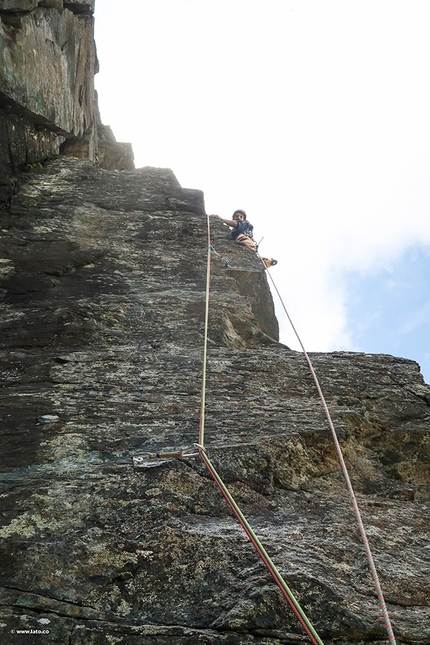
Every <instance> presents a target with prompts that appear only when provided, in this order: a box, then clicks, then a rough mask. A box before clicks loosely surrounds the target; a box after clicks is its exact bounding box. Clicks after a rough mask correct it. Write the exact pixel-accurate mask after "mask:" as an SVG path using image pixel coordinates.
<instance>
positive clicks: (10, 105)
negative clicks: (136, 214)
mask: <svg viewBox="0 0 430 645" xmlns="http://www.w3.org/2000/svg"><path fill="white" fill-rule="evenodd" d="M93 12H94V0H76V1H75V2H66V0H40V1H38V0H0V200H2V201H5V200H7V199H8V198H9V197H10V194H11V190H12V187H13V185H14V179H13V176H14V174H15V173H16V171H17V170H18V168H20V167H22V166H25V165H27V166H30V167H31V166H34V165H37V164H39V163H40V162H43V161H44V160H45V159H49V158H52V157H54V156H55V155H58V154H59V153H62V154H67V155H72V156H77V157H80V158H86V159H91V160H96V159H98V158H99V154H100V163H101V165H102V166H103V167H107V168H111V169H114V168H122V169H131V168H133V167H134V164H133V153H132V150H131V146H130V145H129V144H117V143H116V142H115V138H114V137H113V141H112V137H111V140H110V141H109V142H106V137H105V136H104V132H103V127H102V126H101V123H100V117H99V113H98V107H97V98H96V95H95V92H94V74H95V73H96V72H97V69H98V62H97V57H96V48H95V43H94V18H93ZM99 129H100V132H101V137H100V139H101V142H100V151H99V135H98V130H99ZM2 195H3V198H2Z"/></svg>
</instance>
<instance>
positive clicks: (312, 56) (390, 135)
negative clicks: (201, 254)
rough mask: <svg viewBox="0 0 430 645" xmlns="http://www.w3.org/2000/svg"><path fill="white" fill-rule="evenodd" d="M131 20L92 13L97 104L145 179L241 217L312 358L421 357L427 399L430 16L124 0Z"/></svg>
mask: <svg viewBox="0 0 430 645" xmlns="http://www.w3.org/2000/svg"><path fill="white" fill-rule="evenodd" d="M124 16H126V17H127V19H126V21H124V23H121V20H123V17H124ZM120 17H121V20H119V14H118V8H117V1H116V0H98V1H97V2H96V12H95V20H96V42H97V49H98V56H99V59H100V73H99V74H98V75H97V77H96V87H97V90H98V92H99V102H100V111H101V116H102V120H103V122H104V123H105V124H108V125H110V126H111V127H112V129H113V131H114V133H115V135H116V138H117V140H118V141H129V142H131V143H132V144H133V149H134V152H135V158H136V165H137V167H139V166H145V165H149V166H159V167H168V168H171V169H172V170H173V172H174V173H175V174H176V176H177V178H178V180H179V181H180V182H181V184H182V185H183V186H184V187H187V188H198V189H200V190H203V191H204V194H205V203H206V209H207V211H208V212H209V213H217V214H219V215H221V216H223V217H228V216H230V215H231V214H232V212H233V211H234V210H235V209H237V208H244V209H245V210H246V211H247V213H248V218H249V220H250V221H251V222H252V223H253V224H254V229H255V233H256V237H257V239H260V238H261V237H263V236H264V241H263V244H262V246H261V252H262V253H263V254H264V255H268V256H270V257H275V258H276V259H277V260H278V265H277V266H276V267H273V268H272V269H271V271H272V275H273V278H274V280H275V281H276V283H277V286H278V288H279V290H280V292H281V293H282V296H283V298H284V300H285V302H286V304H287V307H288V310H289V313H290V315H291V317H292V319H293V321H294V324H295V325H296V327H297V329H298V331H299V333H300V335H301V337H302V340H303V342H304V345H305V347H306V349H308V350H309V351H335V350H353V351H355V350H356V351H365V352H372V353H379V352H382V353H389V354H393V355H397V356H402V357H405V358H412V359H415V360H417V361H418V362H419V363H420V365H421V367H422V368H423V371H424V374H425V377H426V381H427V382H430V367H429V351H430V350H429V340H428V339H429V336H430V334H429V331H430V328H429V327H430V325H429V319H428V308H429V298H430V296H429V290H428V286H429V284H428V277H427V276H428V275H429V256H428V251H429V249H430V189H429V187H430V119H429V114H430V82H429V61H430V38H429V37H428V32H429V25H430V2H428V0H414V2H410V3H405V2H404V1H403V0H348V1H345V0H327V1H325V2H321V0H264V2H263V1H262V0H122V4H121V12H120ZM277 312H278V318H279V320H280V327H281V339H282V341H283V342H284V343H286V344H287V345H289V346H290V347H292V348H294V349H298V348H299V347H298V345H297V342H296V340H295V338H294V335H293V334H292V332H291V329H290V328H289V326H288V323H287V321H286V319H285V316H284V315H283V313H282V310H281V309H280V308H279V307H278V308H277Z"/></svg>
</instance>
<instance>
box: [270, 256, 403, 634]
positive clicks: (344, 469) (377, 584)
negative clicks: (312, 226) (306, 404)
mask: <svg viewBox="0 0 430 645" xmlns="http://www.w3.org/2000/svg"><path fill="white" fill-rule="evenodd" d="M263 264H264V263H263ZM264 267H265V265H264ZM267 274H268V275H269V278H270V280H271V282H272V284H273V287H274V289H275V291H276V293H277V294H278V297H279V300H280V301H281V304H282V307H283V309H284V311H285V313H286V315H287V318H288V320H289V322H290V325H291V327H292V329H293V331H294V333H295V335H296V337H297V340H298V341H299V344H300V347H301V348H302V350H303V353H304V355H305V357H306V361H307V363H308V365H309V369H310V371H311V374H312V376H313V379H314V381H315V385H316V388H317V390H318V394H319V396H320V399H321V402H322V404H323V407H324V411H325V414H326V417H327V420H328V423H329V426H330V430H331V432H332V435H333V439H334V443H335V446H336V450H337V454H338V456H339V461H340V465H341V468H342V472H343V474H344V477H345V480H346V485H347V487H348V491H349V496H350V498H351V501H352V504H353V507H354V511H355V516H356V519H357V523H358V527H359V530H360V535H361V538H362V540H363V544H364V549H365V551H366V555H367V560H368V563H369V568H370V571H371V574H372V578H373V582H374V585H375V589H376V594H377V596H378V601H379V605H380V607H381V611H382V615H383V617H384V622H385V626H386V629H387V633H388V638H389V640H390V643H391V644H392V645H396V639H395V637H394V632H393V628H392V626H391V621H390V617H389V615H388V610H387V606H386V604H385V599H384V594H383V593H382V588H381V584H380V582H379V577H378V572H377V571H376V566H375V562H374V559H373V555H372V551H371V550H370V544H369V540H368V538H367V535H366V530H365V528H364V524H363V520H362V519H361V513H360V509H359V507H358V503H357V498H356V496H355V493H354V489H353V487H352V484H351V480H350V478H349V474H348V469H347V467H346V464H345V460H344V458H343V454H342V449H341V447H340V444H339V440H338V438H337V434H336V430H335V428H334V425H333V421H332V418H331V415H330V411H329V409H328V406H327V402H326V400H325V397H324V394H323V392H322V389H321V386H320V384H319V381H318V378H317V375H316V373H315V370H314V368H313V365H312V362H311V359H310V358H309V355H308V353H307V351H306V349H305V348H304V346H303V343H302V341H301V338H300V336H299V334H298V333H297V330H296V328H295V327H294V324H293V321H292V320H291V318H290V315H289V313H288V311H287V308H286V306H285V304H284V301H283V300H282V297H281V294H280V293H279V291H278V288H277V286H276V284H275V282H274V280H273V278H272V276H271V275H270V272H268V271H267Z"/></svg>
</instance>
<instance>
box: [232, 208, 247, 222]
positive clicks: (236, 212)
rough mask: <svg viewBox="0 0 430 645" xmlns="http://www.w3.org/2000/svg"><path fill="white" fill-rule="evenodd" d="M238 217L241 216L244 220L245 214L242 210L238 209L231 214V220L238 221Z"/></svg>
mask: <svg viewBox="0 0 430 645" xmlns="http://www.w3.org/2000/svg"><path fill="white" fill-rule="evenodd" d="M239 215H242V218H241V219H246V213H245V211H243V210H242V209H239V210H237V211H234V213H233V219H235V220H236V219H239Z"/></svg>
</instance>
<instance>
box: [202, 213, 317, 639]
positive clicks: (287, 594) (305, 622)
mask: <svg viewBox="0 0 430 645" xmlns="http://www.w3.org/2000/svg"><path fill="white" fill-rule="evenodd" d="M207 236H208V246H207V248H208V252H207V269H206V304H205V325H204V341H203V371H202V393H201V401H200V422H199V440H198V443H197V444H196V445H197V448H198V451H199V454H200V457H201V459H202V461H203V463H204V464H205V466H206V468H207V470H208V472H209V474H210V475H211V477H212V479H213V480H214V481H215V483H216V485H217V486H218V488H219V489H220V491H221V494H222V495H223V497H224V499H225V500H226V502H227V504H228V505H229V506H230V508H231V509H232V511H233V513H234V515H235V516H236V518H237V519H238V521H239V523H240V525H241V526H242V528H243V529H244V531H245V533H246V534H247V536H248V538H249V540H250V542H251V544H252V545H253V546H254V548H255V550H256V552H257V553H258V555H259V556H260V558H261V560H262V562H263V563H264V565H265V566H266V568H267V569H268V571H269V573H270V574H271V576H272V578H273V579H274V581H275V583H276V584H277V586H278V587H279V589H280V591H281V593H282V594H283V596H284V598H285V599H286V600H287V602H288V604H289V605H290V607H291V609H292V610H293V612H294V614H295V616H296V618H297V620H298V621H299V623H300V624H301V626H302V627H303V629H304V631H305V633H306V635H307V636H308V638H309V640H310V642H311V643H312V645H324V644H323V642H322V640H321V639H320V637H319V636H318V634H317V632H316V631H315V629H314V627H313V626H312V624H311V622H310V620H309V619H308V617H307V616H306V614H305V612H304V611H303V609H302V608H301V607H300V605H299V603H298V601H297V600H296V598H295V597H294V594H293V592H292V591H291V589H290V588H289V587H288V585H287V583H286V582H285V580H284V579H283V577H282V575H281V574H280V572H279V571H278V569H277V567H276V566H275V564H274V563H273V562H272V560H271V559H270V557H269V555H268V554H267V552H266V550H265V549H264V547H263V545H262V544H261V542H260V540H259V538H258V537H257V535H256V534H255V532H254V530H253V529H252V527H251V526H250V524H249V522H248V521H247V519H246V517H245V516H244V515H243V513H242V511H241V510H240V508H239V506H238V505H237V503H236V502H235V500H234V499H233V497H232V495H231V493H230V492H229V490H228V488H227V486H226V485H225V484H224V482H223V480H222V479H221V477H220V475H219V474H218V473H217V471H216V470H215V468H214V466H213V464H212V462H211V461H210V459H209V457H208V454H207V452H206V449H205V446H204V435H205V408H206V365H207V342H208V328H209V298H210V262H211V249H212V247H211V234H210V221H209V216H208V217H207Z"/></svg>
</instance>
